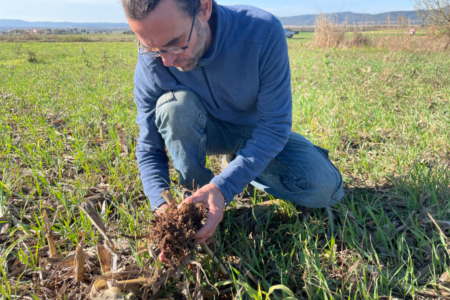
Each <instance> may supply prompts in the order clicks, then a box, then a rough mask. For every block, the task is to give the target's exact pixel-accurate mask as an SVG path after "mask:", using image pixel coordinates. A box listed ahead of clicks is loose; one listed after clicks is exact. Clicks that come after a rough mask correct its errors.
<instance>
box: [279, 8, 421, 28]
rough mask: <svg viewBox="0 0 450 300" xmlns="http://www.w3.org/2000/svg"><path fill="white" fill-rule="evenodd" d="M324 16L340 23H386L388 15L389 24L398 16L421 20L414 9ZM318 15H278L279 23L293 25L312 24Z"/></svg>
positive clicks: (413, 20) (393, 22)
mask: <svg viewBox="0 0 450 300" xmlns="http://www.w3.org/2000/svg"><path fill="white" fill-rule="evenodd" d="M323 15H324V16H327V17H331V18H332V19H333V20H334V21H335V22H337V23H338V24H341V23H343V22H347V23H348V24H355V23H356V24H366V23H367V24H386V18H387V16H388V15H389V19H390V22H391V24H397V18H398V16H400V15H402V16H404V17H405V21H406V22H408V19H410V20H411V24H420V23H422V20H421V19H420V18H419V16H417V13H416V11H393V12H387V13H382V14H360V13H352V12H340V13H331V14H323ZM318 16H319V15H301V16H293V17H278V19H279V20H280V21H281V24H283V25H284V26H286V25H295V26H314V25H315V23H316V19H317V17H318Z"/></svg>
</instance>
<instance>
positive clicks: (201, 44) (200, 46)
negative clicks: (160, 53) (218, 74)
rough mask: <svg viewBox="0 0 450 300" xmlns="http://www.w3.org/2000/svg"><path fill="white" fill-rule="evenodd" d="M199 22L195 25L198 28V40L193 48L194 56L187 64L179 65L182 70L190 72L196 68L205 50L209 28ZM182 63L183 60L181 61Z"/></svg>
mask: <svg viewBox="0 0 450 300" xmlns="http://www.w3.org/2000/svg"><path fill="white" fill-rule="evenodd" d="M198 24H199V25H197V24H196V25H195V26H196V30H197V42H196V43H195V47H194V49H192V53H193V57H192V58H190V59H189V60H187V61H186V65H185V66H183V67H177V69H178V70H179V71H181V72H188V71H191V70H192V69H194V68H195V67H196V66H197V64H198V61H199V60H200V58H202V56H203V54H204V52H205V47H206V39H207V38H208V29H206V27H202V26H201V25H200V23H198ZM176 63H180V62H176ZM181 63H183V62H182V61H181Z"/></svg>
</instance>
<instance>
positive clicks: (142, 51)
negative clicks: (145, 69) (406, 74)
mask: <svg viewBox="0 0 450 300" xmlns="http://www.w3.org/2000/svg"><path fill="white" fill-rule="evenodd" d="M196 14H197V6H195V9H194V18H193V20H192V26H191V31H190V32H189V37H188V40H187V45H186V46H184V47H171V48H169V49H167V50H160V51H149V50H147V49H146V48H145V47H142V46H141V41H140V40H139V39H138V53H139V54H141V55H146V56H150V57H160V56H161V53H169V54H181V53H183V52H184V50H186V49H187V48H188V47H189V42H190V41H191V34H192V30H193V29H194V23H195V15H196Z"/></svg>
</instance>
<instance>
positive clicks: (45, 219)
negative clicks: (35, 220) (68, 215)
mask: <svg viewBox="0 0 450 300" xmlns="http://www.w3.org/2000/svg"><path fill="white" fill-rule="evenodd" d="M42 220H43V222H44V227H45V236H46V237H47V241H48V247H49V251H50V257H52V258H53V257H57V256H58V253H57V252H56V247H55V240H54V239H53V232H52V225H51V223H50V220H49V219H48V216H47V211H46V210H45V209H44V210H43V211H42Z"/></svg>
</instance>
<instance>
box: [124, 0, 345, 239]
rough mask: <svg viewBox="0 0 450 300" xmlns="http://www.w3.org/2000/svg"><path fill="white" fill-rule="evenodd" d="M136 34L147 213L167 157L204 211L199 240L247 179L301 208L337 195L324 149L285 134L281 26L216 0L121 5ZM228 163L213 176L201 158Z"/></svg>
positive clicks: (164, 176)
mask: <svg viewBox="0 0 450 300" xmlns="http://www.w3.org/2000/svg"><path fill="white" fill-rule="evenodd" d="M122 4H123V7H124V10H125V13H126V16H127V19H128V22H129V24H130V27H131V29H132V30H133V31H134V32H135V33H136V35H137V37H138V38H139V53H140V54H139V59H138V63H137V66H136V73H135V78H134V80H135V97H136V106H137V109H138V115H137V119H136V122H137V124H138V125H139V127H140V137H139V139H138V146H137V161H138V166H139V170H140V172H141V178H142V182H143V186H144V190H145V193H146V195H147V196H148V198H149V200H150V203H151V206H152V209H156V208H160V209H164V208H166V207H167V203H165V201H164V199H163V198H162V197H161V196H160V193H161V191H162V190H163V189H165V188H167V187H168V183H169V182H170V179H169V172H168V157H167V155H166V151H165V146H166V147H167V150H168V152H169V154H170V157H171V159H172V161H173V165H174V167H175V169H176V170H177V172H178V173H179V183H180V185H183V186H185V187H187V188H188V189H191V190H192V189H194V188H197V187H201V188H200V189H198V190H197V191H196V192H195V193H194V194H193V195H192V196H190V197H189V198H187V199H186V202H193V203H202V204H204V205H205V206H206V207H207V208H208V209H209V217H208V220H207V222H206V224H205V226H204V227H203V228H202V229H200V231H199V232H198V233H197V235H196V239H197V243H202V242H204V241H207V240H208V238H210V237H211V236H212V235H213V233H214V231H215V229H216V227H217V225H218V224H219V222H220V221H221V220H222V217H223V209H224V206H225V205H227V204H229V203H230V202H231V201H232V200H233V197H234V196H235V195H236V194H238V193H239V192H241V191H242V190H243V189H244V187H245V186H246V185H247V184H248V183H250V182H251V184H252V185H254V186H255V187H257V188H259V189H261V190H264V191H266V192H268V193H270V194H272V195H273V196H275V197H277V198H280V199H284V200H289V201H292V202H293V203H296V204H300V205H304V206H306V207H311V208H316V207H326V206H329V205H333V204H335V203H336V202H337V201H339V200H340V199H341V198H342V197H343V183H342V177H341V175H340V174H339V172H338V171H337V169H336V168H335V167H334V166H333V165H332V164H331V162H330V161H329V160H328V158H327V151H326V150H325V149H321V148H319V147H316V146H314V145H313V144H312V143H311V142H309V141H308V140H307V139H305V138H304V137H302V136H301V135H299V134H297V133H293V132H291V123H292V95H291V85H290V69H289V57H288V51H287V43H286V38H285V35H284V31H283V28H282V26H281V24H280V22H279V21H278V20H277V19H276V18H275V17H274V16H273V15H271V14H269V13H267V12H265V11H263V10H260V9H257V8H254V7H250V6H228V7H225V6H220V5H218V4H217V3H215V2H214V1H213V0H122ZM219 154H226V155H228V157H229V158H232V157H234V160H232V161H231V159H230V162H229V164H228V166H227V167H226V168H225V169H224V170H223V171H222V172H221V173H220V174H217V175H216V176H215V175H214V174H213V173H212V172H211V171H210V170H209V169H207V168H205V162H206V156H208V155H219Z"/></svg>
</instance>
